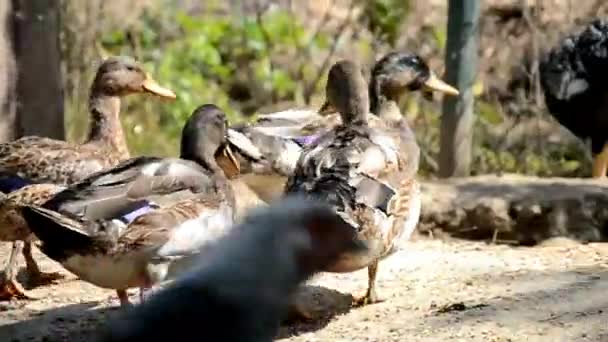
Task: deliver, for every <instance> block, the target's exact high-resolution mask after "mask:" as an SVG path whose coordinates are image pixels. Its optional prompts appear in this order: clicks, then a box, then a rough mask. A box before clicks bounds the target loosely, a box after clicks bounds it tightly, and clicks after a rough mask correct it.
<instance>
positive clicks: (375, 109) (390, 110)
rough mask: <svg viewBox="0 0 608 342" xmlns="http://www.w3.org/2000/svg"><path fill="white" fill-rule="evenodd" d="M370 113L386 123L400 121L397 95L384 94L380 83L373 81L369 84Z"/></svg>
mask: <svg viewBox="0 0 608 342" xmlns="http://www.w3.org/2000/svg"><path fill="white" fill-rule="evenodd" d="M369 94H370V111H371V112H372V113H374V114H375V115H377V116H378V117H380V118H381V119H382V120H386V121H391V122H393V121H400V120H401V119H402V115H401V110H399V105H397V102H398V101H399V97H398V96H397V95H394V96H393V95H390V94H384V93H383V91H382V85H381V83H380V82H379V81H378V80H376V79H373V80H372V81H371V82H370V88H369Z"/></svg>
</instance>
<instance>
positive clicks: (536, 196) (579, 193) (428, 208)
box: [419, 175, 608, 245]
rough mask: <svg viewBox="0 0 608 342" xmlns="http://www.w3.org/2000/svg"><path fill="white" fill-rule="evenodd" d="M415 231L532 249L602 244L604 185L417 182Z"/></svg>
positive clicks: (492, 179)
mask: <svg viewBox="0 0 608 342" xmlns="http://www.w3.org/2000/svg"><path fill="white" fill-rule="evenodd" d="M422 189H423V206H422V214H421V218H420V225H419V230H420V231H421V232H424V231H428V230H436V229H439V230H442V231H444V232H447V233H449V234H450V235H452V236H455V237H459V238H467V239H490V240H494V241H497V242H507V243H514V244H524V245H534V244H538V243H540V242H542V241H544V240H546V239H549V238H552V237H567V238H570V239H573V240H576V241H581V242H591V241H605V240H607V239H608V183H606V182H605V181H602V180H597V179H578V178H538V177H529V176H522V175H503V176H477V177H466V178H454V179H448V180H441V181H433V182H425V183H423V187H422Z"/></svg>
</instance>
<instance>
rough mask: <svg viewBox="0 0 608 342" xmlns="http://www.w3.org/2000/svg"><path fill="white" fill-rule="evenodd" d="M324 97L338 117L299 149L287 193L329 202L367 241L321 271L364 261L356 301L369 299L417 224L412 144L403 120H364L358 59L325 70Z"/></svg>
mask: <svg viewBox="0 0 608 342" xmlns="http://www.w3.org/2000/svg"><path fill="white" fill-rule="evenodd" d="M452 89H453V88H452ZM455 92H456V93H457V91H456V90H455ZM326 98H327V101H328V104H329V105H331V106H332V107H334V108H335V109H337V110H338V112H339V113H340V123H339V124H338V125H337V126H335V127H333V128H332V129H331V130H330V131H329V132H327V133H325V134H323V135H321V136H320V137H318V138H316V139H315V140H314V141H313V142H312V143H311V144H309V145H307V146H306V147H305V148H304V150H303V152H302V154H301V155H300V158H299V160H298V163H297V165H296V167H295V170H294V173H293V175H291V176H290V177H289V178H288V180H287V184H286V187H285V193H286V194H291V193H299V194H304V195H306V196H308V197H311V198H314V199H317V200H319V201H323V202H325V203H328V204H329V205H331V206H332V207H333V208H334V210H335V211H336V212H337V213H338V214H339V215H340V216H341V217H342V218H343V219H344V221H345V222H347V223H349V224H350V225H351V226H352V228H353V229H354V230H355V231H356V232H357V236H358V237H359V239H361V240H362V241H364V242H365V243H366V245H367V247H368V248H367V250H366V251H365V252H361V253H345V254H343V255H342V256H341V257H340V258H339V260H338V261H337V262H336V263H334V264H333V265H332V266H330V267H328V268H327V269H326V271H329V272H352V271H355V270H358V269H361V268H364V267H367V268H368V276H369V283H368V289H367V293H366V294H365V296H363V297H361V298H359V299H357V300H356V303H357V304H367V303H373V302H377V301H378V296H377V294H376V290H375V281H376V273H377V269H378V263H379V261H380V260H382V259H384V258H385V257H387V256H389V255H391V254H392V253H394V252H395V251H396V250H398V249H399V248H400V247H401V243H402V241H404V240H407V239H409V237H410V236H411V234H412V233H413V231H414V229H415V228H416V225H417V223H418V218H419V215H420V209H421V199H420V187H419V184H418V182H417V181H416V179H415V176H416V172H417V168H418V165H417V158H418V156H417V153H418V150H417V146H416V144H415V140H412V137H411V134H410V133H411V132H409V131H408V130H404V129H403V127H402V126H401V123H399V122H397V123H393V122H386V123H383V122H382V121H378V122H377V123H376V124H374V125H372V124H371V123H370V120H369V118H368V112H369V108H370V104H369V95H368V91H367V84H366V82H365V80H364V78H363V75H362V74H361V69H360V68H359V67H358V66H357V65H356V64H354V63H352V62H350V61H341V62H338V63H336V64H335V65H334V66H333V67H332V68H331V69H330V71H329V76H328V82H327V86H326Z"/></svg>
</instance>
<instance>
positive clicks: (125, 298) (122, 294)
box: [116, 290, 132, 307]
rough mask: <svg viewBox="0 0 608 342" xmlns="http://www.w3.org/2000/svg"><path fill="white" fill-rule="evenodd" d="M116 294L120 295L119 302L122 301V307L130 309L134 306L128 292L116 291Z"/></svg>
mask: <svg viewBox="0 0 608 342" xmlns="http://www.w3.org/2000/svg"><path fill="white" fill-rule="evenodd" d="M116 294H117V295H118V300H120V306H122V307H128V306H131V305H132V304H131V301H130V300H129V294H128V293H127V290H116Z"/></svg>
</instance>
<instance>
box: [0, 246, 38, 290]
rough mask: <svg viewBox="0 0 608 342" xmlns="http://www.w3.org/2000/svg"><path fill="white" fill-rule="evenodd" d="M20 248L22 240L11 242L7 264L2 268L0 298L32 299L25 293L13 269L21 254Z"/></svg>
mask: <svg viewBox="0 0 608 342" xmlns="http://www.w3.org/2000/svg"><path fill="white" fill-rule="evenodd" d="M22 250H23V241H15V242H13V247H12V249H11V254H10V256H9V259H8V264H7V265H6V268H5V269H4V276H3V278H2V280H1V281H0V300H11V299H32V298H31V297H29V296H28V295H26V294H25V290H24V289H23V287H22V286H21V284H19V282H17V279H16V276H17V274H16V272H15V271H16V266H17V265H16V264H17V256H18V255H19V254H21V251H22Z"/></svg>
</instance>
